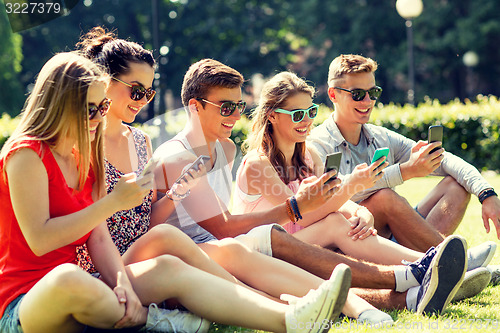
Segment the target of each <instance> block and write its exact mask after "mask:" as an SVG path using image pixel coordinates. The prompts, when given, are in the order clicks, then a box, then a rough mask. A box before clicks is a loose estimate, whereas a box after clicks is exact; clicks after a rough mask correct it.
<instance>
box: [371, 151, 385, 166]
mask: <svg viewBox="0 0 500 333" xmlns="http://www.w3.org/2000/svg"><path fill="white" fill-rule="evenodd" d="M388 155H389V148H387V147H383V148H378V149H377V150H375V154H373V158H372V163H371V164H373V163H375V162H376V161H378V160H379V159H380V158H382V157H385V159H384V161H385V160H386V159H387V156H388Z"/></svg>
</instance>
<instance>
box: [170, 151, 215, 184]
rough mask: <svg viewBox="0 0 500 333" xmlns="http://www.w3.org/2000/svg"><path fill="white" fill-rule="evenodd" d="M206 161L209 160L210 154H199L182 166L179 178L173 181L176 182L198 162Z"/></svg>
mask: <svg viewBox="0 0 500 333" xmlns="http://www.w3.org/2000/svg"><path fill="white" fill-rule="evenodd" d="M206 161H210V156H207V155H200V156H198V157H197V158H196V160H194V162H193V163H191V164H189V165H188V166H187V167H184V170H183V171H182V173H181V175H180V176H179V178H177V179H176V180H175V182H174V183H173V184H175V183H178V182H179V181H180V180H181V178H182V177H184V176H185V175H186V174H187V173H188V172H189V171H190V170H193V169H194V168H195V167H196V166H197V165H198V164H200V163H203V164H205V162H206Z"/></svg>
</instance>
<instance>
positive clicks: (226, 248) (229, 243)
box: [217, 238, 251, 262]
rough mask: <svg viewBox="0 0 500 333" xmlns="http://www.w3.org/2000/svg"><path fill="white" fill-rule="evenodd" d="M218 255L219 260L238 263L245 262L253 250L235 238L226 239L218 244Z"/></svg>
mask: <svg viewBox="0 0 500 333" xmlns="http://www.w3.org/2000/svg"><path fill="white" fill-rule="evenodd" d="M218 243H219V244H218V251H217V252H218V253H217V256H218V257H219V259H223V260H224V261H226V262H227V261H230V262H237V261H241V260H244V259H243V258H245V256H246V255H248V254H249V253H250V252H251V250H250V249H249V248H248V247H246V246H245V245H243V244H242V243H240V242H238V241H237V240H235V239H233V238H224V239H221V240H220V241H219V242H218Z"/></svg>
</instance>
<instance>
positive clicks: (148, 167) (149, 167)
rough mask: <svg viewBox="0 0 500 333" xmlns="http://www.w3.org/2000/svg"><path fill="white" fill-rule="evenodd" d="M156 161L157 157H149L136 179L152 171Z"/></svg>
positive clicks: (157, 160) (156, 163)
mask: <svg viewBox="0 0 500 333" xmlns="http://www.w3.org/2000/svg"><path fill="white" fill-rule="evenodd" d="M158 162H159V159H157V158H153V157H151V158H150V159H149V161H148V163H146V166H145V167H144V169H143V170H142V172H141V174H140V175H139V177H137V179H140V178H142V177H144V176H145V175H147V174H149V173H151V172H154V170H155V168H156V166H157V165H158Z"/></svg>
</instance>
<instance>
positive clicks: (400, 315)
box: [210, 174, 500, 333]
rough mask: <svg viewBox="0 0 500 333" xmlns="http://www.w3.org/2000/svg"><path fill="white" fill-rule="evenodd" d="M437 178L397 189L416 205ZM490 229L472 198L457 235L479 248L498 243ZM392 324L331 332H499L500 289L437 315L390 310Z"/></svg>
mask: <svg viewBox="0 0 500 333" xmlns="http://www.w3.org/2000/svg"><path fill="white" fill-rule="evenodd" d="M485 178H486V179H487V180H488V181H489V182H490V184H491V185H492V186H493V187H495V188H497V189H500V176H498V175H494V174H486V175H485ZM439 180H440V178H436V177H426V178H418V179H412V180H410V181H408V182H406V183H405V184H403V185H401V186H399V187H398V188H397V189H396V190H397V192H398V193H400V194H401V195H403V196H405V197H406V198H407V199H408V201H409V202H410V204H412V205H415V204H416V203H417V202H418V201H419V200H420V199H422V198H423V197H424V196H425V194H426V193H427V192H428V191H429V189H431V188H432V187H433V186H434V185H435V184H437V183H438V182H439ZM494 231H495V229H494V228H493V229H492V231H490V233H489V234H486V232H485V230H484V226H483V222H482V219H481V204H480V203H479V201H478V200H477V198H476V197H475V196H473V197H472V198H471V202H470V204H469V207H468V209H467V212H466V213H465V217H464V220H463V222H462V223H461V225H460V227H459V228H458V229H457V231H456V234H459V235H461V236H464V237H465V238H466V239H467V242H468V245H469V247H472V246H475V245H478V244H480V243H482V242H485V241H488V240H492V241H497V242H498V240H497V239H496V233H495V232H494ZM499 252H500V251H497V253H496V254H495V257H494V258H493V260H492V262H491V264H495V265H500V254H499ZM389 313H390V314H391V316H392V318H393V319H394V320H395V324H394V326H393V327H391V328H380V327H368V326H364V325H363V326H361V325H360V326H358V325H357V323H356V321H349V320H347V319H345V320H343V321H337V322H336V323H335V326H334V328H333V329H332V330H331V331H332V332H333V331H338V330H340V331H344V332H381V331H396V330H397V331H398V332H433V333H435V332H457V331H462V332H484V331H498V330H499V329H500V286H496V287H492V286H489V287H487V288H486V289H485V290H484V291H483V292H482V293H480V294H479V295H477V296H476V297H473V298H470V299H467V300H463V301H461V302H458V303H453V304H451V305H450V306H449V307H448V308H447V309H446V311H445V312H444V313H443V314H441V315H440V316H432V317H428V316H418V315H415V314H413V313H411V312H408V311H406V310H405V311H390V312H389ZM210 332H222V333H229V332H254V331H252V330H246V329H242V328H237V327H228V326H223V325H212V327H211V329H210Z"/></svg>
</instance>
